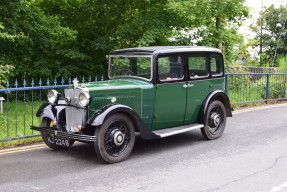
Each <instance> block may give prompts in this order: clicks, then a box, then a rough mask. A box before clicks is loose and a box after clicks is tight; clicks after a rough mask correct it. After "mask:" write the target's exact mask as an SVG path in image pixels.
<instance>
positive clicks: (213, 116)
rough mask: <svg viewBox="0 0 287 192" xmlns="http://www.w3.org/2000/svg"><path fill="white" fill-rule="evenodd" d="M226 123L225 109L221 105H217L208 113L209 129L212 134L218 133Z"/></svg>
mask: <svg viewBox="0 0 287 192" xmlns="http://www.w3.org/2000/svg"><path fill="white" fill-rule="evenodd" d="M223 123H224V115H223V111H222V109H221V108H220V107H218V106H215V107H213V108H212V109H211V111H210V112H209V115H208V131H209V133H210V134H212V135H217V134H218V133H219V132H220V130H221V129H222V126H223Z"/></svg>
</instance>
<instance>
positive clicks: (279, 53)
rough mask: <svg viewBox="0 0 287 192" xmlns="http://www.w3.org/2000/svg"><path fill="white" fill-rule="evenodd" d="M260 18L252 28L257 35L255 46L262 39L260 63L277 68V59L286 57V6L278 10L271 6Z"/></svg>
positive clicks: (258, 44)
mask: <svg viewBox="0 0 287 192" xmlns="http://www.w3.org/2000/svg"><path fill="white" fill-rule="evenodd" d="M261 17H262V20H261V18H259V19H258V21H257V23H256V25H255V26H252V29H253V31H254V32H256V33H257V36H256V39H257V41H256V44H255V46H260V43H261V38H262V48H263V53H262V54H261V55H260V57H261V60H262V63H263V64H266V65H267V66H270V67H271V66H278V64H279V59H280V58H282V57H284V56H285V55H287V47H286V44H287V5H285V6H283V5H281V6H280V7H278V8H276V7H275V6H274V5H271V6H270V7H268V8H266V9H265V11H264V12H262V13H261ZM261 24H262V31H263V33H262V36H261V30H260V29H261Z"/></svg>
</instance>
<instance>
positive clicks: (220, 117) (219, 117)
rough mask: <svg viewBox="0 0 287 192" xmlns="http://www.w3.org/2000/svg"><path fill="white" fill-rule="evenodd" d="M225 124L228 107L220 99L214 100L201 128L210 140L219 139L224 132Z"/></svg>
mask: <svg viewBox="0 0 287 192" xmlns="http://www.w3.org/2000/svg"><path fill="white" fill-rule="evenodd" d="M225 125H226V109H225V107H224V105H223V103H222V102H220V101H218V100H215V101H212V102H211V103H210V105H209V106H208V109H207V113H206V115H205V117H204V127H203V128H201V133H202V134H203V136H204V137H205V138H206V139H208V140H212V139H217V138H219V137H220V136H221V135H222V134H223V132H224V129H225Z"/></svg>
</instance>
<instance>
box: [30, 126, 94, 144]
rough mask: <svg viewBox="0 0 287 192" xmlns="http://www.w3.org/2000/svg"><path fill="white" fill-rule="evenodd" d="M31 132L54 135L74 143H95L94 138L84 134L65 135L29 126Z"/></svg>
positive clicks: (53, 130) (44, 128)
mask: <svg viewBox="0 0 287 192" xmlns="http://www.w3.org/2000/svg"><path fill="white" fill-rule="evenodd" d="M30 128H31V129H32V130H36V131H40V132H41V133H47V134H51V135H55V136H58V137H63V138H67V139H73V140H76V141H85V142H95V141H96V136H91V135H84V134H75V133H74V134H72V133H67V132H63V131H59V130H57V129H55V128H53V127H35V126H30Z"/></svg>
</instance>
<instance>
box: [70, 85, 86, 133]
mask: <svg viewBox="0 0 287 192" xmlns="http://www.w3.org/2000/svg"><path fill="white" fill-rule="evenodd" d="M80 93H81V90H80V89H65V97H66V98H67V97H70V98H71V102H70V105H71V106H66V129H67V132H77V131H78V130H77V127H78V126H82V125H83V124H84V123H85V121H86V110H85V109H80V108H76V107H74V106H79V102H78V96H79V94H80ZM66 104H67V103H66Z"/></svg>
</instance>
